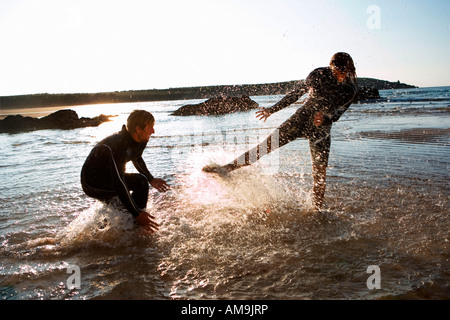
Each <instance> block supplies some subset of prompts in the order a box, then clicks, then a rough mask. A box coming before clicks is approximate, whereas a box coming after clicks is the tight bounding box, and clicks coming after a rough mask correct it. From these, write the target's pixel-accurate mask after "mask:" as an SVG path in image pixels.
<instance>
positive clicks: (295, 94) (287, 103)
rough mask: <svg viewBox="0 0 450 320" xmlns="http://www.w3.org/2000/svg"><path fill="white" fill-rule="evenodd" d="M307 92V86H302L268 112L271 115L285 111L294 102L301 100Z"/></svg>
mask: <svg viewBox="0 0 450 320" xmlns="http://www.w3.org/2000/svg"><path fill="white" fill-rule="evenodd" d="M306 90H307V86H306V84H304V85H302V86H301V87H300V88H298V89H295V90H293V91H291V92H290V93H288V94H287V95H286V96H285V97H284V98H283V99H281V100H280V101H279V102H277V103H276V104H275V105H274V106H273V107H271V108H268V111H269V112H270V113H275V112H278V111H280V110H281V109H284V108H286V107H288V106H290V105H291V104H293V103H294V102H296V101H297V100H298V99H300V98H301V97H302V96H303V95H304V94H305V93H306Z"/></svg>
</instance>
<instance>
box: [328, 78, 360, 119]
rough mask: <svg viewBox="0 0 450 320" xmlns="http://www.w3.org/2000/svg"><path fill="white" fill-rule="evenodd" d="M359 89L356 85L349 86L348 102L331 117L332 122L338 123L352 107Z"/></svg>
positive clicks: (347, 92)
mask: <svg viewBox="0 0 450 320" xmlns="http://www.w3.org/2000/svg"><path fill="white" fill-rule="evenodd" d="M357 90H358V88H357V86H356V85H349V86H348V87H347V91H346V96H347V97H348V99H349V100H348V102H347V103H344V104H343V105H342V106H340V107H338V108H337V109H336V111H335V112H334V114H333V115H332V116H331V117H330V120H331V121H332V122H336V121H338V120H339V118H340V117H341V116H342V115H343V114H344V112H345V111H347V109H348V108H349V107H350V106H351V104H352V103H353V99H354V98H355V95H356V92H357Z"/></svg>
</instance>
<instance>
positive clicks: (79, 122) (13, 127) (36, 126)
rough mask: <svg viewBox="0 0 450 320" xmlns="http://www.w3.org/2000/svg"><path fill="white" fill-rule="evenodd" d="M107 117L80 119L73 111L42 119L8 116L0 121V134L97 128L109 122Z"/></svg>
mask: <svg viewBox="0 0 450 320" xmlns="http://www.w3.org/2000/svg"><path fill="white" fill-rule="evenodd" d="M109 117H111V116H106V115H103V114H102V115H99V116H98V117H94V118H79V117H78V114H77V113H76V112H75V111H73V110H59V111H56V112H54V113H52V114H49V115H48V116H45V117H42V118H32V117H24V116H21V115H14V116H7V117H6V118H5V119H3V120H0V133H17V132H22V131H33V130H43V129H58V130H69V129H76V128H84V127H96V126H99V125H100V124H102V123H103V122H106V121H109Z"/></svg>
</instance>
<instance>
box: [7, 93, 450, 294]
mask: <svg viewBox="0 0 450 320" xmlns="http://www.w3.org/2000/svg"><path fill="white" fill-rule="evenodd" d="M380 94H381V96H382V97H383V99H382V100H380V101H376V102H373V103H362V104H355V105H352V106H351V108H350V109H349V110H348V111H347V112H346V113H345V114H344V115H343V116H342V117H341V119H340V120H339V121H338V122H337V123H335V124H334V125H333V129H332V146H331V154H330V162H329V168H328V175H327V192H326V197H325V208H324V211H323V212H321V213H313V212H312V210H311V188H312V178H311V162H310V154H309V148H308V143H307V141H305V140H302V139H299V140H296V141H294V142H292V143H290V144H288V145H287V146H285V147H283V148H281V149H279V150H278V151H276V152H274V153H272V154H270V155H267V156H266V157H264V158H262V159H261V160H260V161H259V162H257V163H256V164H254V165H252V166H250V167H246V168H243V169H240V170H237V171H235V172H233V173H231V174H229V175H228V176H226V177H218V176H216V175H211V174H206V173H204V172H202V171H201V168H202V167H203V166H204V165H206V164H212V163H219V164H225V163H226V162H228V161H230V160H232V159H234V157H235V156H237V155H240V154H241V152H243V151H245V150H247V149H248V148H249V147H251V146H253V145H254V144H255V143H257V142H258V141H260V140H262V139H264V138H265V137H266V136H267V135H268V134H269V133H270V132H271V131H272V130H274V129H275V128H276V127H277V126H278V125H280V124H281V123H282V122H283V121H284V120H285V119H287V118H288V117H289V116H290V115H291V114H293V113H294V112H295V110H296V109H297V108H299V107H300V104H294V105H292V106H291V107H289V108H287V109H285V110H282V111H280V112H278V113H276V114H274V115H272V116H271V117H270V118H269V119H268V120H267V121H266V122H265V123H264V122H262V121H259V120H257V119H256V118H255V112H254V111H250V112H243V113H236V114H229V115H223V116H208V117H206V116H191V117H175V116H171V115H170V113H171V112H172V111H174V110H176V109H178V108H179V107H181V106H183V105H185V104H192V103H196V102H201V101H202V100H189V101H168V102H151V103H129V104H105V105H90V106H74V107H71V109H73V110H75V111H76V112H77V113H78V115H79V116H80V117H94V116H97V115H99V114H101V113H103V114H108V115H117V116H116V117H114V118H112V120H113V121H111V122H107V123H104V124H102V125H100V126H99V127H94V128H82V129H75V130H67V131H61V130H41V131H33V132H27V133H19V134H0V244H1V247H0V299H16V300H21V299H33V300H37V299H75V300H78V299H156V300H167V299H195V300H197V299H230V300H233V299H263V300H275V299H276V300H278V299H283V300H284V299H292V300H309V299H313V300H315V299H339V300H340V299H343V300H346V299H364V300H365V299H368V300H373V299H449V298H450V264H449V257H450V256H449V253H450V252H449V240H450V238H449V225H450V224H449V212H450V210H449V209H450V186H449V181H450V179H449V178H450V176H449V173H450V170H449V165H450V152H449V151H450V145H449V142H450V140H449V138H450V87H439V88H420V89H408V90H383V91H381V92H380ZM281 98H282V96H258V97H252V99H254V100H255V101H256V102H258V103H259V104H260V106H262V107H267V106H271V105H273V104H274V103H275V102H277V101H278V100H279V99H281ZM133 109H145V110H148V111H150V112H152V113H153V114H154V116H155V118H156V125H155V131H156V133H155V134H154V135H153V136H152V137H151V139H150V141H149V143H148V147H147V148H146V150H145V152H144V159H145V161H146V163H147V166H148V167H149V169H150V171H151V172H152V173H153V175H154V176H156V177H160V178H163V179H166V181H168V183H169V184H170V185H171V187H172V189H171V190H170V191H168V192H166V193H159V192H157V191H155V190H151V191H150V197H149V202H148V206H147V209H148V211H149V212H151V213H152V214H154V215H155V216H156V219H157V222H158V223H159V224H160V230H159V231H158V232H157V233H155V234H153V235H148V234H146V233H145V232H143V231H142V230H141V229H140V228H138V227H136V225H135V224H134V222H133V219H131V215H130V214H128V213H127V212H125V211H124V210H123V209H122V208H121V206H120V204H119V203H118V202H113V203H112V204H110V205H108V206H106V205H103V204H102V203H100V202H98V201H96V200H94V199H91V198H89V197H87V196H86V195H85V194H84V193H83V191H82V189H81V186H80V182H79V180H80V179H79V176H80V170H81V167H82V165H83V162H84V160H85V158H86V157H87V155H88V153H89V152H90V150H91V149H92V147H93V146H94V145H95V144H96V143H97V142H98V141H100V140H101V139H103V138H104V137H106V136H108V135H110V134H112V133H114V132H117V131H119V130H120V129H121V127H122V125H123V124H124V123H125V121H126V118H127V116H128V114H129V113H130V112H131V111H132V110H133ZM0 111H1V110H0ZM36 112H37V111H36ZM0 113H1V112H0ZM30 115H33V114H32V113H31V114H30ZM128 170H129V171H130V172H135V171H136V170H135V169H134V168H133V167H132V165H131V164H130V166H129V167H128ZM105 219H106V221H107V223H106V225H105V224H104V223H101V222H102V221H104V220H105Z"/></svg>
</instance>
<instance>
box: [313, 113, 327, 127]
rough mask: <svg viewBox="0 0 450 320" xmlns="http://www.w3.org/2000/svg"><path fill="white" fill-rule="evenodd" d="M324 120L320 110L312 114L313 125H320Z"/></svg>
mask: <svg viewBox="0 0 450 320" xmlns="http://www.w3.org/2000/svg"><path fill="white" fill-rule="evenodd" d="M324 121H325V118H324V116H323V113H322V112H317V113H316V114H315V115H314V125H315V126H316V127H319V126H321V125H322V123H323V122H324Z"/></svg>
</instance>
